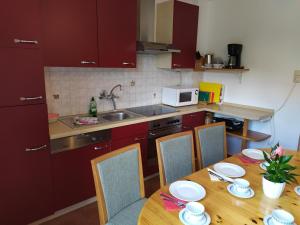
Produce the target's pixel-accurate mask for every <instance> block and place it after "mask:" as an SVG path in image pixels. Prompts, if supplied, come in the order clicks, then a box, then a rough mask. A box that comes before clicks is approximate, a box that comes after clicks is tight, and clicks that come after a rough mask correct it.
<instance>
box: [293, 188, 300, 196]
mask: <svg viewBox="0 0 300 225" xmlns="http://www.w3.org/2000/svg"><path fill="white" fill-rule="evenodd" d="M294 190H295V192H296V194H297V195H300V186H297V187H295V189H294Z"/></svg>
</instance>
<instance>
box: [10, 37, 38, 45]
mask: <svg viewBox="0 0 300 225" xmlns="http://www.w3.org/2000/svg"><path fill="white" fill-rule="evenodd" d="M14 42H15V43H16V44H33V45H37V44H38V43H39V42H38V41H36V40H33V41H31V40H21V39H17V38H15V39H14Z"/></svg>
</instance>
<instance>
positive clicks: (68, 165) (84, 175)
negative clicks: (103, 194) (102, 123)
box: [51, 143, 110, 210]
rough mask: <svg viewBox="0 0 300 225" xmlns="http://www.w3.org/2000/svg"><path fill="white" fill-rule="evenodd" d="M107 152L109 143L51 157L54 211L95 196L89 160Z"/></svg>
mask: <svg viewBox="0 0 300 225" xmlns="http://www.w3.org/2000/svg"><path fill="white" fill-rule="evenodd" d="M109 151H110V144H109V143H99V144H94V145H90V146H87V147H83V148H79V149H74V150H70V151H65V152H60V153H57V154H53V155H52V156H51V158H52V173H53V183H54V207H55V210H60V209H63V208H66V207H68V206H70V205H73V204H76V203H78V202H81V201H83V200H86V199H88V198H91V197H94V196H95V195H96V192H95V185H94V180H93V173H92V167H91V160H92V159H94V158H96V157H98V156H100V155H103V154H105V153H107V152H109Z"/></svg>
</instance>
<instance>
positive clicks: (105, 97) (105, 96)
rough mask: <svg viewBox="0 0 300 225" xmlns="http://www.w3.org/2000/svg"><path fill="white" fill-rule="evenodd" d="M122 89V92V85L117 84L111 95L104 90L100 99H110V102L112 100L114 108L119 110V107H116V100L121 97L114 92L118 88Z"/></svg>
mask: <svg viewBox="0 0 300 225" xmlns="http://www.w3.org/2000/svg"><path fill="white" fill-rule="evenodd" d="M118 87H119V88H120V91H121V90H122V85H121V84H117V85H116V86H114V87H113V88H112V89H111V90H110V92H109V94H107V91H106V90H103V91H102V92H101V93H100V96H99V99H108V100H111V101H112V104H113V107H114V110H116V109H117V106H116V100H115V99H116V98H119V96H117V95H115V94H114V90H115V89H116V88H118Z"/></svg>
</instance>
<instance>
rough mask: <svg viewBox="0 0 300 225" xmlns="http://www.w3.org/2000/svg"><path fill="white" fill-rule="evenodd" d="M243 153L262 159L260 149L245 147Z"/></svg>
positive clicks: (262, 155) (252, 157)
mask: <svg viewBox="0 0 300 225" xmlns="http://www.w3.org/2000/svg"><path fill="white" fill-rule="evenodd" d="M242 153H243V155H245V156H247V157H249V158H251V159H256V160H264V159H265V158H264V154H263V152H262V151H261V150H258V149H251V148H247V149H244V150H243V151H242Z"/></svg>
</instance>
